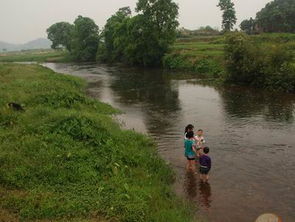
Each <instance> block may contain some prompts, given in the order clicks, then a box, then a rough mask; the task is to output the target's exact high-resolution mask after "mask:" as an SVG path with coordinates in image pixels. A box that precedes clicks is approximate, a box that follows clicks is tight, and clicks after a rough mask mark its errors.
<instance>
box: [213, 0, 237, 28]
mask: <svg viewBox="0 0 295 222" xmlns="http://www.w3.org/2000/svg"><path fill="white" fill-rule="evenodd" d="M234 6H235V4H234V3H233V2H232V1H231V0H220V1H219V4H218V5H217V7H219V8H220V9H221V11H223V14H222V28H223V30H224V31H226V32H227V31H231V30H232V29H233V27H234V25H235V24H236V22H237V18H236V11H235V8H234Z"/></svg>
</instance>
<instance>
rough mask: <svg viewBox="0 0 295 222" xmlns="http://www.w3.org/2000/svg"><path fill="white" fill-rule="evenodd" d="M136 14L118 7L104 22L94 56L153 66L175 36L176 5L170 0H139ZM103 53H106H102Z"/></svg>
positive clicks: (159, 61) (160, 58) (159, 59)
mask: <svg viewBox="0 0 295 222" xmlns="http://www.w3.org/2000/svg"><path fill="white" fill-rule="evenodd" d="M136 12H137V13H138V14H137V15H136V16H134V17H131V10H130V8H122V9H120V10H119V11H118V12H117V13H116V14H115V15H113V16H112V17H111V18H110V19H109V20H108V22H107V24H106V26H105V28H104V31H103V36H102V38H103V41H102V42H103V44H102V45H101V46H100V50H99V51H98V59H101V58H107V59H108V60H111V61H114V60H119V61H123V62H127V63H129V64H136V65H143V66H155V65H159V64H160V63H161V60H162V57H163V56H164V54H165V53H166V52H167V50H168V48H169V46H170V45H171V44H172V43H173V42H174V41H175V39H176V28H177V26H178V22H177V16H178V6H177V5H176V4H175V3H174V2H173V1H172V0H139V1H138V3H137V8H136ZM105 55H106V56H105Z"/></svg>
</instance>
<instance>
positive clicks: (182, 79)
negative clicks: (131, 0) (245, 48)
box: [44, 63, 295, 222]
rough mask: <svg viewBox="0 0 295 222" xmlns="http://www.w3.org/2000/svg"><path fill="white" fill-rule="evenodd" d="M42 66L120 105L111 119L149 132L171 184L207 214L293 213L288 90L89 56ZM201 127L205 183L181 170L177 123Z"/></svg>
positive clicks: (294, 171)
mask: <svg viewBox="0 0 295 222" xmlns="http://www.w3.org/2000/svg"><path fill="white" fill-rule="evenodd" d="M44 65H45V66H47V67H49V68H51V69H53V70H55V71H57V72H60V73H68V74H71V75H75V76H80V77H83V78H85V79H87V81H88V83H89V84H88V93H89V95H91V96H92V97H94V98H97V99H99V100H101V101H104V102H106V103H109V104H111V105H112V106H114V107H117V108H119V109H121V110H122V111H123V112H124V114H123V115H120V116H118V117H117V118H118V121H120V122H121V124H122V125H123V126H124V127H126V128H129V129H134V130H136V131H138V132H142V133H146V134H148V135H150V136H151V137H152V138H153V139H154V140H155V141H156V143H157V144H158V152H159V153H160V155H161V156H162V158H164V159H165V160H166V161H167V162H168V163H169V164H171V166H172V167H173V169H174V171H175V172H176V175H177V178H176V182H175V184H174V189H175V191H176V192H177V193H178V194H179V195H180V196H183V197H184V198H187V199H189V200H190V203H191V204H192V205H193V206H196V215H198V217H200V218H201V219H204V218H205V219H204V220H207V221H211V222H252V221H255V219H256V218H257V217H258V216H259V215H261V214H263V213H275V214H277V215H279V216H280V217H281V218H282V219H283V222H294V221H295V95H292V94H280V93H267V92H263V91H259V90H254V89H250V88H240V87H226V88H224V87H212V86H206V85H202V84H200V83H199V81H198V79H196V78H192V77H189V75H186V74H185V73H169V72H164V71H161V70H156V69H148V70H145V69H135V68H122V67H116V66H113V67H110V66H103V65H97V64H80V65H77V64H53V63H47V64H44ZM188 123H192V124H194V125H195V128H196V129H199V128H201V129H203V130H204V132H205V138H206V140H207V142H208V143H207V145H208V146H209V147H210V156H211V158H212V165H213V166H212V170H211V175H210V181H209V183H210V184H201V183H199V180H198V177H197V175H193V174H190V173H186V171H185V164H186V159H185V158H184V156H183V129H184V127H185V125H186V124H188Z"/></svg>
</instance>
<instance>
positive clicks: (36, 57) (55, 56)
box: [0, 49, 70, 62]
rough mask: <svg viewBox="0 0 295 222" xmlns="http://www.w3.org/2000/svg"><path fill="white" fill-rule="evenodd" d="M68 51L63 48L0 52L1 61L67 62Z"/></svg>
mask: <svg viewBox="0 0 295 222" xmlns="http://www.w3.org/2000/svg"><path fill="white" fill-rule="evenodd" d="M67 61H70V59H69V56H68V53H67V52H65V51H61V50H59V51H58V50H50V49H49V50H29V51H23V52H7V53H0V62H67Z"/></svg>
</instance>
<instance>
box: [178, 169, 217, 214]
mask: <svg viewBox="0 0 295 222" xmlns="http://www.w3.org/2000/svg"><path fill="white" fill-rule="evenodd" d="M184 183H185V193H186V195H187V198H188V199H189V200H191V201H192V202H195V203H196V205H199V206H200V207H201V208H202V209H204V210H209V209H210V207H211V202H212V200H211V186H210V184H209V183H203V182H201V181H198V175H197V174H195V173H193V172H192V171H186V175H185V180H184Z"/></svg>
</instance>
